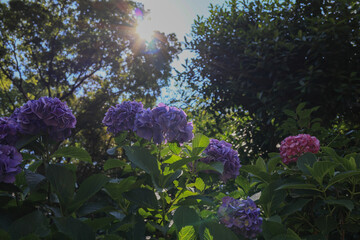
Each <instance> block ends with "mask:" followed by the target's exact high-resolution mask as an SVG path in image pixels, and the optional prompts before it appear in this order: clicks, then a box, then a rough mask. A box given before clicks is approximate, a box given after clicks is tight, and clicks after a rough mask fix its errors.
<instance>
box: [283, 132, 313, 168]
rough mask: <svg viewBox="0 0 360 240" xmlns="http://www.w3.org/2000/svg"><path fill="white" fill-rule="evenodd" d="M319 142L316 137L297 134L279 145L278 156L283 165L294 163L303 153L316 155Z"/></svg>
mask: <svg viewBox="0 0 360 240" xmlns="http://www.w3.org/2000/svg"><path fill="white" fill-rule="evenodd" d="M319 150H320V142H319V140H318V139H317V138H316V137H313V136H310V135H309V134H299V135H297V136H289V137H287V138H285V139H284V140H283V141H282V142H281V145H280V156H281V158H282V161H283V163H285V164H289V163H291V162H296V161H297V159H298V157H300V156H301V155H303V154H304V153H307V152H311V153H318V152H319Z"/></svg>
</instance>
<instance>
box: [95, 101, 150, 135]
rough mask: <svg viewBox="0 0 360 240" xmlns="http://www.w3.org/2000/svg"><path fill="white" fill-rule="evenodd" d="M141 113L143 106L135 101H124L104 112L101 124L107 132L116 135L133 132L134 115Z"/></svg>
mask: <svg viewBox="0 0 360 240" xmlns="http://www.w3.org/2000/svg"><path fill="white" fill-rule="evenodd" d="M142 111H143V104H142V103H141V102H135V101H124V102H122V103H121V104H117V105H116V106H115V107H114V106H112V107H110V108H109V110H108V111H107V112H106V114H105V117H104V119H103V121H102V123H103V124H104V125H105V126H107V131H108V132H110V133H113V134H117V133H119V132H123V131H134V122H135V118H136V115H137V114H139V113H141V112H142Z"/></svg>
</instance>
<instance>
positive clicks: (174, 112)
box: [103, 102, 194, 144]
mask: <svg viewBox="0 0 360 240" xmlns="http://www.w3.org/2000/svg"><path fill="white" fill-rule="evenodd" d="M103 123H104V124H105V126H107V127H108V131H109V132H112V133H114V134H117V133H119V132H121V131H134V132H136V134H137V135H138V136H139V137H142V138H144V139H146V140H149V141H151V139H152V140H153V142H154V143H156V144H160V143H162V142H178V143H183V142H187V141H190V140H191V139H192V138H193V137H194V134H193V133H192V130H193V125H192V123H191V122H187V119H186V114H185V112H184V111H182V110H181V109H178V108H176V107H169V106H166V105H165V104H162V103H160V104H159V105H158V106H157V107H155V108H153V109H151V110H150V109H143V105H142V104H141V103H138V102H123V103H121V104H118V105H116V107H111V108H110V109H109V110H108V112H107V113H106V115H105V118H104V120H103Z"/></svg>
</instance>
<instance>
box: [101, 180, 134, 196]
mask: <svg viewBox="0 0 360 240" xmlns="http://www.w3.org/2000/svg"><path fill="white" fill-rule="evenodd" d="M135 183H136V177H134V176H130V177H127V178H124V179H121V180H120V182H118V183H108V184H106V186H105V189H106V190H107V192H108V193H109V194H110V196H111V197H112V198H113V199H114V200H119V199H121V198H122V193H123V192H126V191H129V190H130V189H132V188H133V186H134V185H135Z"/></svg>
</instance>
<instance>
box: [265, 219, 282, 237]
mask: <svg viewBox="0 0 360 240" xmlns="http://www.w3.org/2000/svg"><path fill="white" fill-rule="evenodd" d="M262 230H263V231H262V232H263V236H264V238H265V239H266V240H268V239H272V238H273V237H275V236H276V235H281V234H286V233H287V231H286V228H285V226H284V225H282V224H281V223H278V222H273V221H267V220H264V221H263V223H262ZM285 239H286V238H285Z"/></svg>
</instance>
